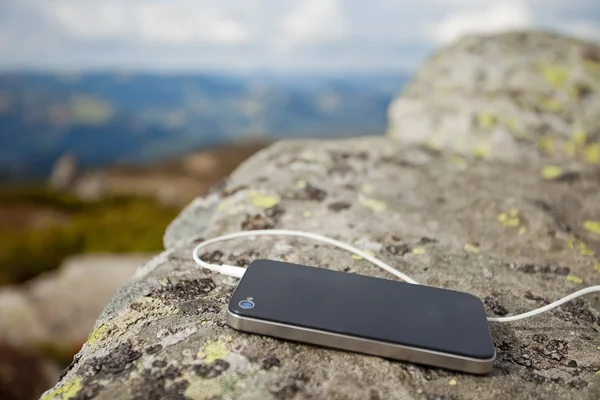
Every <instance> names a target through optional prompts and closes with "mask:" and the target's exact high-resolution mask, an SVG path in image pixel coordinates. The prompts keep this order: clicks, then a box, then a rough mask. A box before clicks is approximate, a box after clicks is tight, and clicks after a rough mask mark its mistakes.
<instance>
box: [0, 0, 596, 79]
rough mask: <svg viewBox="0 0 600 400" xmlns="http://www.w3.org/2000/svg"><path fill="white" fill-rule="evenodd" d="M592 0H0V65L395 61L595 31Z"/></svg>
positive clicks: (346, 65)
mask: <svg viewBox="0 0 600 400" xmlns="http://www.w3.org/2000/svg"><path fill="white" fill-rule="evenodd" d="M597 10H598V0H569V1H564V0H421V1H410V0H371V1H370V2H365V0H243V1H240V0H0V69H10V68H64V67H65V65H66V66H67V67H73V68H78V67H80V68H81V69H86V68H101V69H120V68H125V69H132V70H135V69H144V70H179V71H181V70H186V71H200V70H203V69H210V70H223V69H228V70H235V71H240V70H247V69H274V70H295V69H312V70H324V69H328V68H329V69H345V70H352V69H360V70H364V69H396V70H399V69H406V68H415V67H416V66H418V64H419V63H420V62H421V61H422V60H423V59H424V58H425V57H427V56H428V55H429V54H430V53H431V51H432V50H433V49H435V48H436V47H437V46H439V45H442V44H445V43H448V42H449V41H452V40H455V39H458V38H459V37H461V36H462V35H464V34H469V33H492V32H498V31H503V30H509V29H517V28H528V27H535V28H549V29H553V30H558V31H562V32H567V33H570V34H575V35H579V36H584V37H588V38H596V39H600V32H599V31H600V29H599V27H600V15H598V13H597Z"/></svg>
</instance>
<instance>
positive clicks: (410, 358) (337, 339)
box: [227, 309, 496, 375]
mask: <svg viewBox="0 0 600 400" xmlns="http://www.w3.org/2000/svg"><path fill="white" fill-rule="evenodd" d="M227 324H228V325H229V326H230V327H232V328H234V329H236V330H239V331H244V332H251V333H257V334H262V335H266V336H271V337H276V338H281V339H288V340H292V341H297V342H303V343H310V344H315V345H319V346H324V347H330V348H335V349H340V350H347V351H352V352H357V353H363V354H369V355H374V356H379V357H384V358H390V359H394V360H399V361H405V362H410V363H415V364H422V365H429V366H434V367H440V368H446V369H450V370H455V371H462V372H467V373H471V374H477V375H485V374H488V373H490V372H491V371H492V368H493V366H494V360H495V359H496V353H495V352H494V356H493V357H492V358H489V359H477V358H470V357H463V356H459V355H455V354H449V353H442V352H437V351H432V350H425V349H419V348H416V347H410V346H403V345H398V344H393V343H386V342H381V341H377V340H371V339H364V338H359V337H354V336H348V335H342V334H338V333H332V332H327V331H321V330H316V329H309V328H303V327H299V326H294V325H287V324H281V323H277V322H271V321H265V320H260V319H255V318H248V317H243V316H241V315H238V314H235V313H232V312H231V310H229V309H227Z"/></svg>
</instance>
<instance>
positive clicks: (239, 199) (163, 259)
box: [45, 138, 600, 399]
mask: <svg viewBox="0 0 600 400" xmlns="http://www.w3.org/2000/svg"><path fill="white" fill-rule="evenodd" d="M454 161H455V160H453V158H452V157H445V156H442V155H440V154H435V153H431V152H428V151H425V150H422V149H418V148H404V147H403V146H400V145H396V144H394V143H393V142H391V141H390V140H389V139H385V138H379V139H375V138H372V139H364V140H351V141H341V142H336V141H331V142H288V143H279V144H277V145H275V146H273V147H271V148H270V149H268V150H266V151H264V152H261V153H259V154H258V155H256V156H255V157H253V158H252V159H250V160H249V161H247V162H246V163H245V164H244V165H243V166H242V167H240V168H239V169H238V170H237V171H236V172H235V173H234V174H233V175H232V177H231V179H230V181H229V184H228V187H227V188H226V189H225V190H224V191H223V192H222V194H221V196H222V200H221V201H220V206H219V207H218V210H217V211H215V213H214V215H213V217H212V219H211V220H210V222H206V219H200V220H199V222H200V223H201V224H202V225H203V226H202V229H200V230H199V231H198V233H200V232H201V233H202V236H203V237H204V238H208V237H213V236H216V235H220V234H224V233H230V232H235V231H238V230H240V229H243V228H244V227H245V228H247V229H250V228H254V229H258V228H268V227H277V228H288V229H300V230H306V231H311V232H317V233H321V234H325V235H329V236H331V237H335V238H338V239H340V240H343V241H345V242H348V243H357V244H358V246H360V247H361V248H364V249H370V250H371V251H373V252H374V253H375V254H376V255H377V256H378V257H380V258H382V259H383V260H385V261H387V262H389V263H390V264H392V265H395V266H397V267H398V268H400V269H402V270H403V271H405V272H407V273H408V274H410V275H411V276H413V277H414V278H415V279H417V280H418V281H420V282H423V283H425V284H428V285H434V286H441V287H446V288H453V289H457V290H462V291H467V292H470V293H473V294H475V295H477V296H479V297H480V298H481V299H484V300H485V303H486V305H487V307H488V313H489V314H490V315H503V314H505V313H509V314H513V313H519V312H523V311H526V310H529V309H532V308H535V307H539V306H541V305H543V304H544V303H545V302H547V301H548V300H553V299H556V298H558V297H560V296H563V295H566V294H568V293H570V292H573V291H575V290H577V289H579V288H582V287H583V286H586V285H591V284H599V283H600V274H599V273H598V271H596V270H595V269H594V265H595V264H596V263H597V262H598V261H597V259H595V258H594V257H592V256H590V255H591V252H592V251H596V252H598V251H600V237H599V236H598V235H597V234H595V233H592V232H590V231H589V230H587V229H586V228H585V226H587V227H588V228H590V224H587V225H586V223H585V221H588V220H594V219H595V218H596V219H597V218H598V217H599V216H600V202H598V193H599V191H600V181H599V179H598V177H599V176H600V175H599V174H600V171H599V170H598V169H594V168H592V167H586V168H583V169H582V171H581V172H579V174H578V175H573V176H571V177H570V178H569V179H562V180H561V179H559V180H547V179H544V178H543V177H542V176H541V175H540V168H541V165H538V164H536V163H530V164H525V163H520V164H515V165H510V164H501V163H491V162H484V161H473V162H467V161H465V162H464V164H461V165H456V163H455V162H454ZM195 204H196V206H195V207H198V208H203V207H205V206H206V205H207V204H210V202H208V203H203V202H200V201H198V202H196V203H195ZM265 207H267V208H265ZM505 214H506V215H505ZM185 215H187V216H188V217H189V219H188V220H187V221H186V223H183V221H179V222H177V224H179V226H181V227H182V229H183V230H184V231H185V232H188V233H189V234H190V235H193V234H194V233H196V232H194V230H193V229H192V230H190V229H189V228H188V227H189V226H193V225H194V218H196V216H197V215H202V212H198V213H196V212H193V210H192V209H188V210H186V211H185V213H184V214H183V216H185ZM504 215H505V216H504ZM517 218H518V220H517ZM592 227H593V225H592ZM171 235H172V236H171V237H172V238H174V237H176V235H175V234H174V233H173V232H172V233H171ZM194 239H197V238H194V237H193V236H188V237H187V241H186V240H184V238H183V236H182V237H181V238H179V240H173V241H171V242H169V243H173V244H174V247H170V248H168V249H167V251H166V252H165V253H163V254H162V255H160V256H159V257H157V258H155V259H153V260H152V261H150V262H149V263H148V264H146V265H145V266H144V267H143V268H141V269H140V270H139V271H138V275H137V277H136V279H134V280H133V281H131V282H130V283H129V284H128V285H126V286H125V287H123V288H122V289H121V290H120V292H119V293H118V294H117V296H115V297H114V298H113V300H112V302H111V303H110V304H109V305H108V306H107V308H106V309H105V311H104V313H103V315H102V316H101V318H100V319H99V320H98V322H97V324H96V328H95V330H94V332H93V333H92V334H91V337H90V340H89V341H88V343H87V344H86V345H85V346H84V348H83V349H82V351H81V352H80V353H79V355H78V356H77V358H76V360H75V361H74V362H73V364H72V365H71V367H70V369H69V370H68V371H67V372H66V373H65V376H64V377H63V378H62V379H61V381H60V382H59V384H58V385H57V386H56V388H55V389H54V390H53V391H50V392H48V394H47V397H45V399H53V398H60V396H59V394H60V393H63V392H64V393H68V396H67V397H68V398H98V399H108V398H111V399H129V398H135V399H142V398H181V399H183V398H193V399H210V398H223V399H227V398H239V399H271V398H272V399H291V398H296V399H305V398H306V399H307V398H316V399H321V398H323V399H325V398H328V399H347V398H352V399H365V398H384V399H419V398H427V397H428V396H429V397H435V396H450V397H454V398H473V399H475V398H476V399H498V398H558V399H561V398H562V399H572V398H590V399H591V398H595V396H597V395H598V393H600V386H599V382H598V377H597V376H595V373H596V371H597V370H599V369H600V350H598V349H597V347H598V346H600V333H599V331H600V323H599V307H600V302H599V301H598V297H597V296H595V297H594V296H588V297H587V298H585V299H581V300H578V301H575V302H573V303H570V304H569V305H567V306H565V307H563V308H562V309H560V310H557V311H553V312H550V313H547V314H545V315H543V316H540V317H538V318H533V319H530V320H526V321H522V322H515V323H511V324H502V325H499V324H493V325H492V332H493V337H494V340H495V343H496V346H497V351H498V359H497V362H496V365H495V369H494V372H493V373H492V374H491V375H490V376H487V377H475V376H469V375H464V374H458V373H453V372H448V371H443V370H439V369H431V368H427V367H421V366H415V365H410V364H406V363H401V362H391V361H387V360H384V359H380V358H377V357H369V356H363V355H356V354H351V353H345V352H341V351H335V350H328V349H322V348H317V347H313V346H308V345H304V344H297V343H290V342H286V341H280V340H274V339H269V338H266V337H262V336H258V335H250V334H244V333H239V332H237V331H234V330H232V329H230V328H229V327H228V326H227V325H226V324H225V310H226V304H227V300H228V297H229V295H230V294H231V293H232V291H233V290H234V288H235V285H236V280H235V279H233V278H229V277H225V276H220V275H216V274H213V273H210V272H208V271H205V270H200V269H198V268H196V267H195V264H194V262H193V261H192V259H191V251H192V249H193V247H194V243H195V240H194ZM584 243H585V245H584ZM466 245H471V246H475V247H470V246H467V247H465V246H466ZM417 248H419V249H423V250H424V254H416V253H421V251H416V252H414V250H415V249H417ZM207 256H208V258H210V259H212V260H213V261H215V262H217V261H223V262H227V263H234V264H238V265H245V264H248V263H249V262H250V261H251V260H252V259H254V258H258V257H263V258H272V259H279V260H286V261H290V262H297V263H303V264H308V265H316V266H321V267H324V268H331V269H336V270H347V271H348V272H352V273H359V274H365V275H372V276H382V277H386V278H390V276H389V275H386V273H384V272H382V271H381V270H379V269H377V268H375V267H373V266H372V265H370V264H368V263H367V262H365V261H362V260H354V259H353V258H352V257H351V256H350V255H348V254H346V253H343V252H340V251H338V250H336V249H332V248H330V247H328V246H324V245H319V244H316V243H312V242H310V241H306V240H300V239H298V240H296V239H292V238H272V239H270V238H261V239H259V240H238V241H232V242H228V243H222V244H220V245H218V246H216V245H215V246H214V247H213V248H212V249H210V250H209V252H208V254H207ZM71 395H73V396H75V395H77V396H75V397H69V396H71Z"/></svg>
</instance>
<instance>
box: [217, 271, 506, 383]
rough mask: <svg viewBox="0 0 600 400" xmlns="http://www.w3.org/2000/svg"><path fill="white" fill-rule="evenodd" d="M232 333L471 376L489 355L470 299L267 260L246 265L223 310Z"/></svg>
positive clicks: (483, 370) (485, 330)
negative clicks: (316, 346) (234, 330)
mask: <svg viewBox="0 0 600 400" xmlns="http://www.w3.org/2000/svg"><path fill="white" fill-rule="evenodd" d="M227 323H228V325H229V326H231V327H232V328H234V329H237V330H240V331H244V332H250V333H256V334H261V335H267V336H271V337H276V338H281V339H287V340H293V341H297V342H303V343H309V344H314V345H319V346H324V347H330V348H335V349H340V350H346V351H352V352H358V353H364V354H370V355H375V356H380V357H384V358H388V359H394V360H401V361H406V362H411V363H417V364H424V365H429V366H434V367H441V368H446V369H451V370H455V371H462V372H468V373H473V374H487V373H489V372H490V371H491V370H492V367H493V363H494V359H495V357H496V351H495V348H494V342H493V340H492V336H491V334H490V330H489V326H488V322H487V318H486V314H485V309H484V307H483V304H482V302H481V300H480V299H479V298H477V297H475V296H473V295H471V294H468V293H462V292H457V291H453V290H446V289H440V288H436V287H431V286H424V285H414V284H409V283H404V282H398V281H392V280H388V279H381V278H374V277H369V276H364V275H358V274H353V273H346V272H339V271H332V270H328V269H323V268H316V267H308V266H304V265H296V264H290V263H285V262H278V261H272V260H256V261H254V262H252V264H250V266H249V267H248V269H247V271H246V273H245V274H244V276H243V277H242V279H241V281H240V283H239V285H238V287H237V288H236V290H235V292H234V293H233V295H232V297H231V300H230V302H229V305H228V312H227Z"/></svg>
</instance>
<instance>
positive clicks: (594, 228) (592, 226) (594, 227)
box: [583, 221, 600, 236]
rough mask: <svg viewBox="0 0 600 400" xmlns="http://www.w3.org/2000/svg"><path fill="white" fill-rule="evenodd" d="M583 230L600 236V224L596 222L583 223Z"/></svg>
mask: <svg viewBox="0 0 600 400" xmlns="http://www.w3.org/2000/svg"><path fill="white" fill-rule="evenodd" d="M583 228H584V229H585V230H586V231H588V232H591V233H593V234H595V235H598V236H600V222H598V221H585V222H584V223H583Z"/></svg>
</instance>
